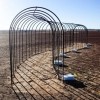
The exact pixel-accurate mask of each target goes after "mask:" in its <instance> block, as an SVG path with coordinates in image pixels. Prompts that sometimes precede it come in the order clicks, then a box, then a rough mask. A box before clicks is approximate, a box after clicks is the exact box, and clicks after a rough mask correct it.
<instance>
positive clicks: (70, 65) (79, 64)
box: [0, 32, 100, 100]
mask: <svg viewBox="0 0 100 100" xmlns="http://www.w3.org/2000/svg"><path fill="white" fill-rule="evenodd" d="M90 40H91V43H92V44H93V46H92V47H91V48H90V49H82V50H80V52H81V53H79V54H75V53H68V55H69V56H71V57H70V58H66V59H65V63H66V65H67V67H65V70H66V71H67V72H71V73H73V74H75V75H76V81H74V82H65V83H63V82H62V81H60V80H58V79H57V76H56V73H55V71H54V69H53V67H52V64H51V52H50V51H48V52H45V53H42V54H39V55H36V56H34V57H31V58H30V59H28V61H25V62H24V63H22V64H21V65H20V66H19V67H18V69H17V71H16V74H15V78H14V84H13V89H12V88H11V85H10V66H9V49H8V34H6V32H5V34H4V32H3V34H1V36H0V100H35V99H36V100H40V99H41V100H99V99H100V51H99V50H100V39H99V38H98V39H97V38H94V39H93V38H92V39H91V38H90Z"/></svg>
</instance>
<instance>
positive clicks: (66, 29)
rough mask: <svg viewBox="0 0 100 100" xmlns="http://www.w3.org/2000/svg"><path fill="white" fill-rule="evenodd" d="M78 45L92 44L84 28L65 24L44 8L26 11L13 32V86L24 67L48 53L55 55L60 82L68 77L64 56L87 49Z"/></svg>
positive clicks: (11, 46)
mask: <svg viewBox="0 0 100 100" xmlns="http://www.w3.org/2000/svg"><path fill="white" fill-rule="evenodd" d="M78 43H82V44H84V43H86V44H87V43H88V30H87V28H86V27H85V26H84V25H80V24H74V23H61V21H60V19H59V18H58V17H57V16H56V15H55V14H54V13H53V12H52V11H50V10H48V9H46V8H43V7H30V8H27V9H24V10H22V11H21V12H19V13H18V14H17V15H16V16H15V18H14V19H13V21H12V23H11V25H10V29H9V47H10V66H11V67H10V68H11V83H13V77H14V74H15V71H16V70H17V68H18V66H19V65H20V64H21V63H23V62H24V61H26V60H27V59H28V58H30V57H32V56H34V55H37V54H39V53H42V52H46V51H48V50H50V51H52V64H53V67H54V69H55V71H56V73H57V75H58V78H59V79H60V75H61V74H62V75H64V74H65V71H64V68H63V65H64V60H65V58H64V55H62V57H61V55H60V54H61V53H62V54H64V53H65V52H69V51H71V50H72V49H73V48H76V49H80V48H83V47H84V46H82V47H79V45H78ZM69 47H71V49H68V48H69ZM60 61H62V64H61V66H62V71H61V70H60V67H61V66H60V67H59V65H60V63H61V62H60ZM56 63H58V64H56Z"/></svg>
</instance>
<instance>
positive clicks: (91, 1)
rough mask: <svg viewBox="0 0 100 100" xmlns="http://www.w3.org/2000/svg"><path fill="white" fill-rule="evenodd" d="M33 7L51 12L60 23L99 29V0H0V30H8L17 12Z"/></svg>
mask: <svg viewBox="0 0 100 100" xmlns="http://www.w3.org/2000/svg"><path fill="white" fill-rule="evenodd" d="M33 6H41V7H45V8H48V9H50V10H52V11H53V12H54V13H55V14H56V15H57V16H58V17H59V18H60V20H61V21H62V22H66V23H78V24H83V25H85V26H87V28H95V29H96V28H98V29H100V0H0V30H4V29H9V27H10V23H11V21H12V20H13V18H14V17H15V15H16V14H17V13H18V12H20V11H21V10H23V9H25V8H28V7H33Z"/></svg>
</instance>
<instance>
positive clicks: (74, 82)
mask: <svg viewBox="0 0 100 100" xmlns="http://www.w3.org/2000/svg"><path fill="white" fill-rule="evenodd" d="M64 84H65V85H67V84H68V85H71V86H73V87H74V88H85V87H86V85H85V84H84V83H83V82H81V81H78V80H66V81H64Z"/></svg>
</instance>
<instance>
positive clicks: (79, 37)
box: [73, 24, 88, 50]
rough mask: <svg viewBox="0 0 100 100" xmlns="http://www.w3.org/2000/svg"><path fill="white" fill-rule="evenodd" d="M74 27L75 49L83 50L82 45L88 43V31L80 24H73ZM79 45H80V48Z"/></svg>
mask: <svg viewBox="0 0 100 100" xmlns="http://www.w3.org/2000/svg"><path fill="white" fill-rule="evenodd" d="M75 25H76V26H75V27H74V32H73V33H74V45H76V47H75V48H76V49H77V50H78V49H82V48H84V45H85V44H87V43H88V29H87V28H86V27H85V26H84V25H81V24H75ZM78 43H81V44H82V45H81V46H80V44H78Z"/></svg>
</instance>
